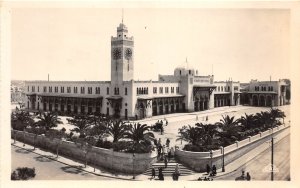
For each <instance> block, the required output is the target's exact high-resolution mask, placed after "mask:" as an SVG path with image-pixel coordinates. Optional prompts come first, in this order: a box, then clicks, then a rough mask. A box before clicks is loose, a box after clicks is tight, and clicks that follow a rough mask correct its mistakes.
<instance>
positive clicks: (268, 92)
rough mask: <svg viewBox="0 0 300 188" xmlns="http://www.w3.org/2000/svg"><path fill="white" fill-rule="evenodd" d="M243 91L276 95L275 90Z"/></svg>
mask: <svg viewBox="0 0 300 188" xmlns="http://www.w3.org/2000/svg"><path fill="white" fill-rule="evenodd" d="M245 93H250V94H274V95H277V93H276V92H275V91H248V92H245Z"/></svg>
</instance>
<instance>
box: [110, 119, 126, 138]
mask: <svg viewBox="0 0 300 188" xmlns="http://www.w3.org/2000/svg"><path fill="white" fill-rule="evenodd" d="M127 130H128V126H127V125H126V124H125V123H124V122H122V121H121V120H115V121H112V122H108V126H107V133H108V134H109V135H110V136H112V137H113V142H114V143H115V142H118V141H119V140H120V139H122V138H124V135H125V133H126V131H127Z"/></svg>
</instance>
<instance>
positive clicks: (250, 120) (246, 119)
mask: <svg viewBox="0 0 300 188" xmlns="http://www.w3.org/2000/svg"><path fill="white" fill-rule="evenodd" d="M237 122H238V123H241V124H242V125H243V126H244V128H245V130H249V129H252V128H254V127H255V117H254V115H253V114H250V115H248V114H246V113H245V116H242V117H241V118H240V119H238V121H237Z"/></svg>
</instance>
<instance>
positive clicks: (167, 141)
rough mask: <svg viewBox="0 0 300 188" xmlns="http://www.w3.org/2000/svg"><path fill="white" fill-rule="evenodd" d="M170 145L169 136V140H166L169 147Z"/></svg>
mask: <svg viewBox="0 0 300 188" xmlns="http://www.w3.org/2000/svg"><path fill="white" fill-rule="evenodd" d="M169 145H170V140H169V138H167V140H166V146H167V147H169Z"/></svg>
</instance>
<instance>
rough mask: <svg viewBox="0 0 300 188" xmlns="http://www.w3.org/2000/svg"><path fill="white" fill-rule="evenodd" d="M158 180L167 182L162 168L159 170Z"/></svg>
mask: <svg viewBox="0 0 300 188" xmlns="http://www.w3.org/2000/svg"><path fill="white" fill-rule="evenodd" d="M158 179H159V180H161V181H164V180H165V178H164V174H163V173H162V168H161V167H160V168H159V169H158Z"/></svg>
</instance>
